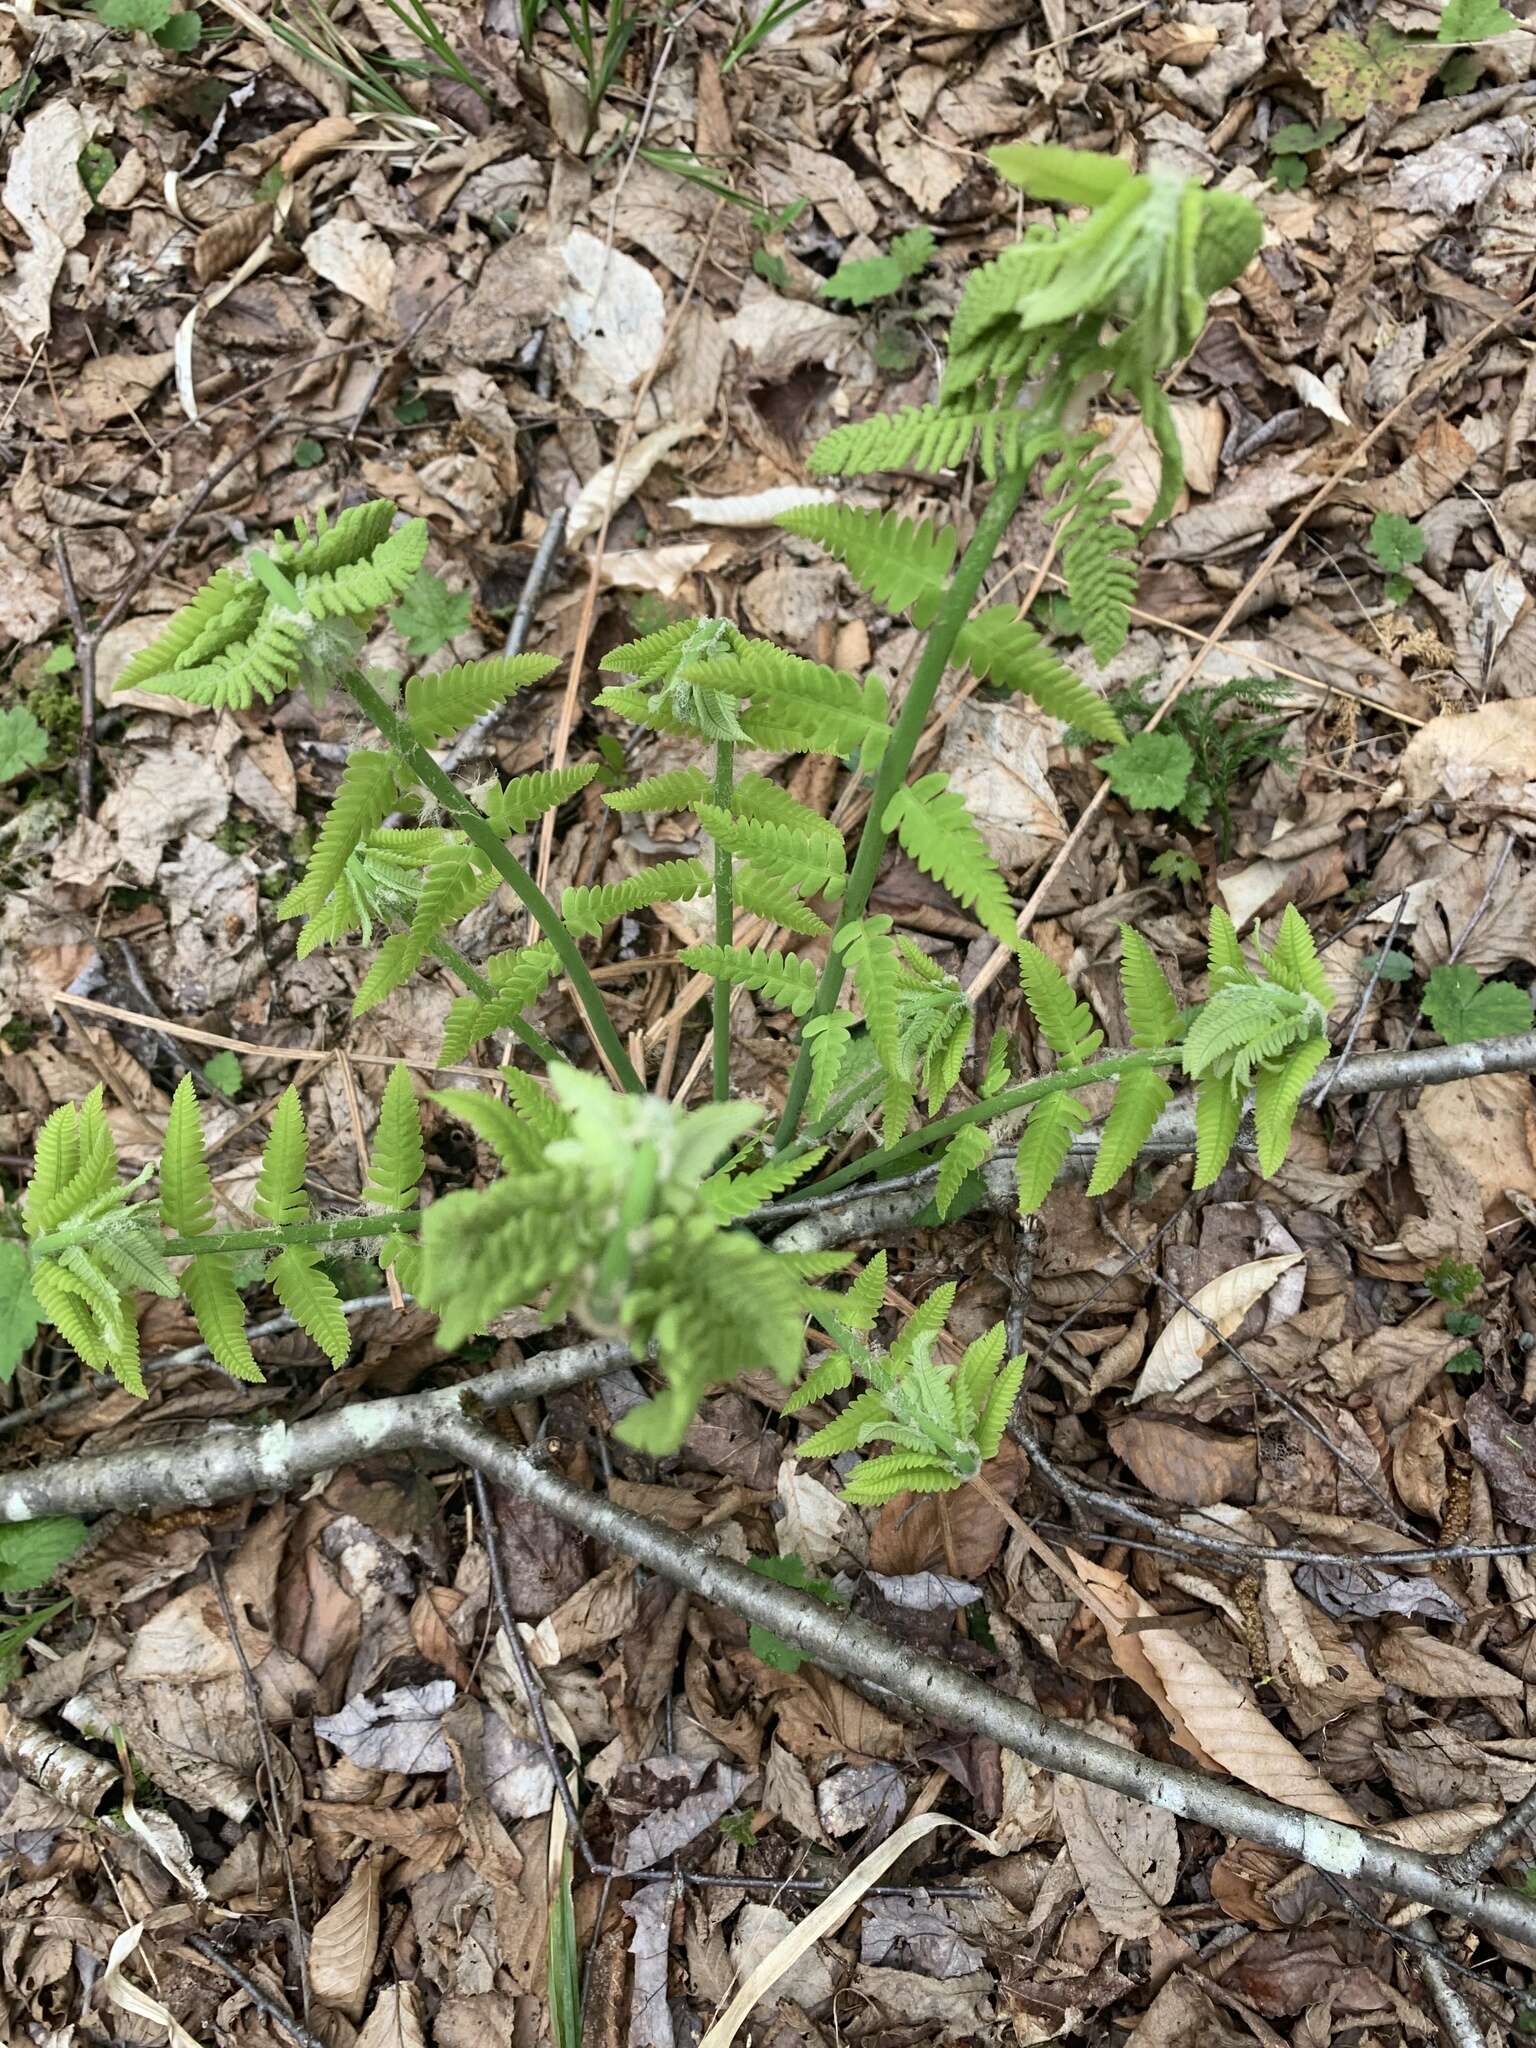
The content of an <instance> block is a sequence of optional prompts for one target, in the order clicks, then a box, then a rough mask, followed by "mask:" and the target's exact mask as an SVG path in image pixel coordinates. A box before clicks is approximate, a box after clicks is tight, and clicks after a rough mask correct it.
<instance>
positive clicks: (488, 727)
mask: <svg viewBox="0 0 1536 2048" xmlns="http://www.w3.org/2000/svg"><path fill="white" fill-rule="evenodd" d="M564 538H565V507H564V506H563V505H560V506H557V507H556V509H555V510H554V511H553V512H552V513H551V514H550V518H549V524H548V525H547V526H546V527H545V529H544V532H543V534H542V536H541V537H540V540H539V545H538V547H537V549H536V550H535V552H534V557H533V560H532V561H531V562H530V563H529V565H528V575H527V577H526V579H525V580H524V583H523V588H522V593H521V595H520V596H519V598H518V600H517V610H516V611H515V612H514V613H513V614H512V625H511V628H510V630H509V631H508V633H507V642H506V646H505V647H504V648H503V650H502V652H503V653H504V654H506V655H514V654H521V653H522V651H523V648H524V647H525V646H526V645H527V641H528V635H529V633H530V631H531V630H532V627H533V614H534V609H535V607H536V606H537V604H538V602H539V599H540V597H542V595H543V594H544V585H545V584H546V583H547V582H548V581H549V572H550V570H551V569H552V568H553V566H554V561H555V556H556V555H557V554H559V552H560V543H561V541H562V540H563V539H564ZM501 711H502V707H501V706H500V705H493V706H492V708H491V709H490V710H489V711H487V712H485V713H484V714H483V716H481V717H479V718H477V719H476V720H475V722H474V724H473V725H472V726H470V727H469V729H468V731H467V732H462V733H460V735H459V737H458V738H457V739H456V740H455V741H454V743H453V745H452V746H451V747H450V748H449V749H448V751H447V753H446V754H444V755H443V757H442V762H441V764H440V765H441V767H442V770H443V773H444V774H445V775H452V774H454V773H455V772H456V771H457V770H458V769H459V768H460V767H462V766H463V764H464V762H466V761H472V760H474V759H475V757H476V755H478V754H479V752H480V749H481V748H482V747H483V746H484V745H485V742H486V739H487V738H488V737H489V735H490V733H491V731H492V729H493V728H494V726H495V724H496V721H497V720H498V719H499V718H500V716H501Z"/></svg>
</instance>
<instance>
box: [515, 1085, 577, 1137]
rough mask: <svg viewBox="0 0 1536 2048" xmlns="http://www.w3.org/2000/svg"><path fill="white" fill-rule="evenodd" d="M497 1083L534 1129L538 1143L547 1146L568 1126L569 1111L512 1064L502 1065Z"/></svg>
mask: <svg viewBox="0 0 1536 2048" xmlns="http://www.w3.org/2000/svg"><path fill="white" fill-rule="evenodd" d="M501 1084H502V1086H503V1087H504V1088H505V1089H506V1091H507V1095H508V1098H509V1099H510V1101H511V1103H512V1106H513V1108H514V1109H515V1110H516V1111H517V1113H518V1115H519V1116H520V1117H521V1118H522V1119H523V1121H524V1123H526V1124H527V1125H528V1126H529V1128H530V1129H531V1130H533V1131H535V1132H537V1134H538V1137H539V1139H540V1142H541V1143H542V1144H544V1145H551V1144H553V1143H554V1142H555V1140H556V1139H557V1138H563V1137H565V1135H566V1134H567V1132H568V1131H569V1130H570V1128H571V1115H570V1111H569V1110H567V1109H563V1108H562V1107H561V1105H560V1104H559V1103H558V1102H556V1101H555V1099H554V1098H553V1096H552V1095H551V1094H550V1092H549V1090H548V1089H547V1088H546V1087H545V1086H544V1084H543V1083H542V1082H541V1081H539V1080H537V1079H536V1078H535V1077H534V1076H533V1075H532V1074H524V1073H522V1072H520V1071H519V1069H518V1068H516V1067H503V1068H502V1070H501Z"/></svg>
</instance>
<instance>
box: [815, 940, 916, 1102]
mask: <svg viewBox="0 0 1536 2048" xmlns="http://www.w3.org/2000/svg"><path fill="white" fill-rule="evenodd" d="M833 944H834V945H835V946H836V947H837V948H838V950H839V952H841V954H842V956H843V959H844V961H845V962H846V963H847V966H848V967H849V969H850V970H851V972H852V974H853V981H854V987H855V988H856V989H857V990H858V992H859V1002H860V1004H861V1006H862V1007H863V1011H864V1022H865V1024H866V1025H867V1026H868V1028H869V1036H870V1042H871V1044H872V1045H873V1046H874V1048H875V1054H876V1057H877V1058H878V1059H879V1061H880V1065H881V1067H882V1068H883V1069H884V1071H885V1072H886V1074H888V1075H890V1076H891V1077H892V1078H894V1079H896V1080H906V1079H907V1078H908V1076H907V1074H906V1070H905V1066H904V1063H903V1061H902V1057H901V1015H900V1009H899V996H900V992H901V955H900V953H899V952H898V951H897V949H896V945H895V941H894V940H893V939H892V937H891V920H890V918H888V917H866V918H861V919H860V921H859V922H858V923H857V924H849V925H845V926H844V928H843V929H842V930H841V931H840V932H839V933H838V934H837V936H836V938H835V939H834V940H833Z"/></svg>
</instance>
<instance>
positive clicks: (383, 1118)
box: [362, 1065, 427, 1209]
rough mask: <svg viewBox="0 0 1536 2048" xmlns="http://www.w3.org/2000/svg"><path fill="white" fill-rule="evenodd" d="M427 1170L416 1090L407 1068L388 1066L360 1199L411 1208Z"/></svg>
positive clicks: (385, 1206)
mask: <svg viewBox="0 0 1536 2048" xmlns="http://www.w3.org/2000/svg"><path fill="white" fill-rule="evenodd" d="M426 1170H427V1155H426V1149H425V1147H424V1145H423V1143H422V1136H421V1112H420V1110H419V1109H418V1108H417V1106H416V1090H415V1088H414V1087H413V1085H412V1083H411V1076H410V1070H409V1068H407V1067H403V1066H398V1065H397V1066H394V1067H391V1068H390V1070H389V1079H388V1081H386V1082H385V1084H384V1096H383V1100H382V1101H381V1102H380V1104H379V1121H378V1123H377V1125H376V1126H375V1129H374V1133H373V1145H372V1147H371V1148H370V1150H369V1153H368V1178H367V1180H366V1182H365V1183H364V1186H363V1193H362V1200H363V1201H364V1202H366V1203H368V1204H369V1205H370V1206H371V1207H373V1208H376V1209H409V1208H412V1207H413V1206H414V1205H415V1201H416V1194H417V1189H418V1186H419V1184H420V1181H421V1176H422V1175H423V1174H424V1173H425V1172H426Z"/></svg>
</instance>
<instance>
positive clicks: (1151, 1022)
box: [1115, 924, 1179, 1180]
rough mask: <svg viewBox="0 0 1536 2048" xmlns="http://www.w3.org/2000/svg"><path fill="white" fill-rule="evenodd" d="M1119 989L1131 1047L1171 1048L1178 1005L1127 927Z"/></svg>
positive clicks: (1144, 945)
mask: <svg viewBox="0 0 1536 2048" xmlns="http://www.w3.org/2000/svg"><path fill="white" fill-rule="evenodd" d="M1120 989H1121V993H1122V995H1123V997H1124V999H1125V1018H1126V1022H1127V1023H1128V1024H1129V1026H1130V1028H1131V1043H1132V1045H1134V1046H1137V1047H1138V1048H1139V1049H1140V1050H1141V1051H1143V1052H1156V1051H1158V1050H1160V1049H1161V1048H1162V1047H1163V1046H1165V1045H1171V1044H1172V1042H1173V1040H1174V1039H1175V1038H1176V1037H1177V1036H1178V1029H1179V1006H1178V1004H1177V1003H1176V1002H1175V1001H1174V998H1173V990H1172V989H1171V988H1170V987H1169V986H1168V979H1167V976H1166V975H1165V974H1164V973H1163V970H1162V968H1161V967H1159V965H1158V964H1157V955H1156V954H1155V953H1154V952H1153V951H1152V948H1151V947H1150V946H1149V945H1148V944H1147V942H1146V940H1145V939H1144V938H1143V937H1142V936H1141V933H1140V932H1138V931H1133V930H1132V929H1131V927H1130V926H1129V925H1128V924H1122V925H1121V927H1120ZM1115 1178H1116V1179H1117V1180H1118V1179H1119V1175H1118V1174H1116V1176H1115Z"/></svg>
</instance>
